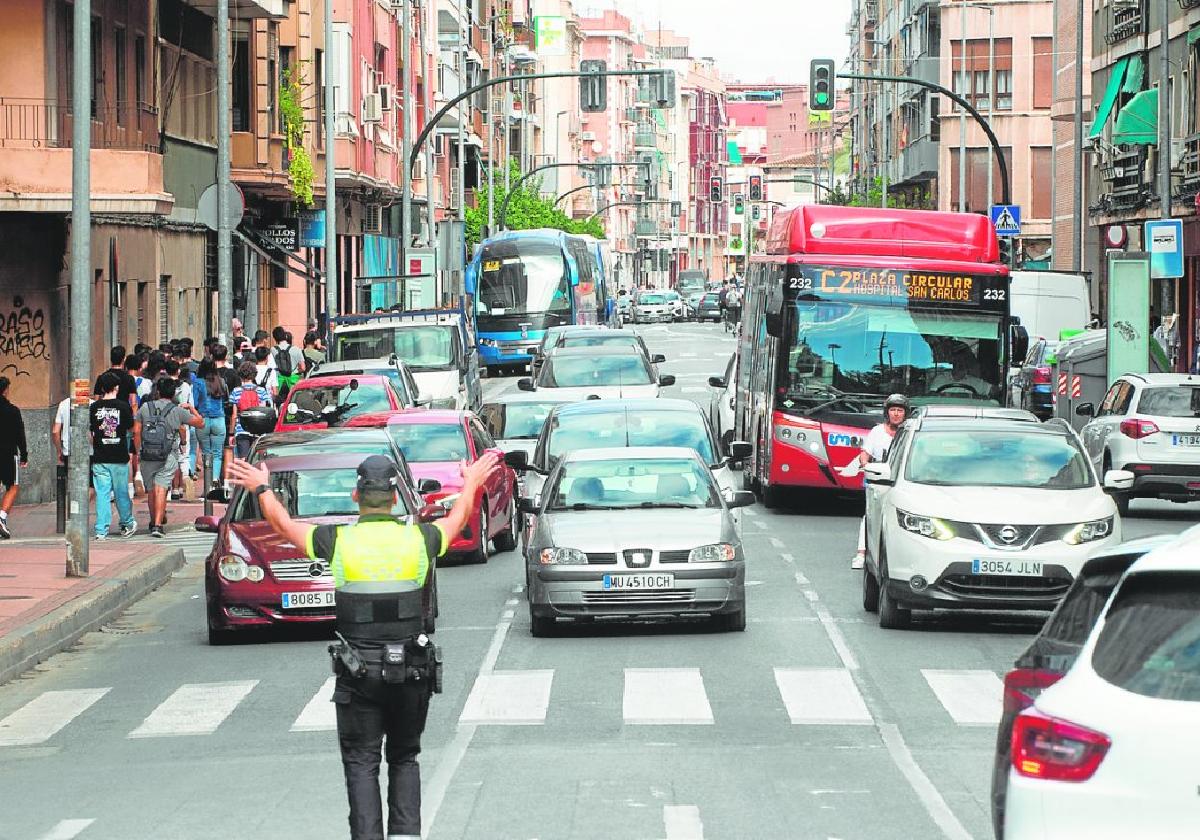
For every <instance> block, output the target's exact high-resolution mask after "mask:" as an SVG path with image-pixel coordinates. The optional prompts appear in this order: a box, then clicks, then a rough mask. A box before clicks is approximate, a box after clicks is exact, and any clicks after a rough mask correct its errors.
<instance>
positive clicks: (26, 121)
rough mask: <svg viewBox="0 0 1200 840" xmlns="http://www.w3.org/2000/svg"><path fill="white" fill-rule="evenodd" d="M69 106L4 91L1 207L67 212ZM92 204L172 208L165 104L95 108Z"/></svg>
mask: <svg viewBox="0 0 1200 840" xmlns="http://www.w3.org/2000/svg"><path fill="white" fill-rule="evenodd" d="M74 127H75V120H74V118H73V111H72V109H71V107H70V105H64V104H60V103H58V102H56V101H53V100H34V99H12V98H0V184H3V188H2V189H0V210H3V211H17V210H20V211H27V212H44V213H60V212H61V213H65V212H69V211H70V208H71V155H72V151H71V145H72V143H71V141H72V132H73V131H74ZM89 133H90V135H91V149H92V151H91V169H92V172H91V187H92V200H91V205H92V210H93V211H94V212H99V213H134V214H152V215H165V214H167V213H169V212H170V211H171V206H172V204H173V203H174V200H173V199H172V198H171V196H170V195H169V194H168V193H166V191H165V190H164V188H163V159H162V154H161V153H160V151H159V146H158V111H157V109H155V108H152V107H150V106H148V105H144V104H141V105H135V104H133V103H130V104H128V105H126V106H124V107H122V108H116V107H112V108H97V109H96V112H95V114H93V115H90V132H89Z"/></svg>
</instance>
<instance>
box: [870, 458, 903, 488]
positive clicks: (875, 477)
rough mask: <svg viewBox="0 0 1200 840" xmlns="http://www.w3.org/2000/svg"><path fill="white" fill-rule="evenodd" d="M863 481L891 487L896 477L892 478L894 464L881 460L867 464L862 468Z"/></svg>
mask: <svg viewBox="0 0 1200 840" xmlns="http://www.w3.org/2000/svg"><path fill="white" fill-rule="evenodd" d="M862 473H863V481H865V482H866V483H867V484H879V485H883V486H885V487H890V486H891V485H893V484H895V483H896V481H895V479H893V478H892V465H891V464H886V463H882V462H879V461H872V462H871V463H869V464H865V465H864V466H863V468H862Z"/></svg>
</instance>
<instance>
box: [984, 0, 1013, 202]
mask: <svg viewBox="0 0 1200 840" xmlns="http://www.w3.org/2000/svg"><path fill="white" fill-rule="evenodd" d="M983 8H985V9H987V13H988V110H987V121H988V122H991V121H992V117H993V115H994V114H995V113H996V10H995V9H994V8H992V7H991V6H984V7H983ZM1009 53H1010V54H1011V53H1012V50H1009ZM1009 73H1010V75H1009V78H1010V79H1011V78H1012V75H1011V71H1009ZM995 169H996V167H995V166H993V165H991V163H990V162H989V164H988V168H987V196H988V197H987V203H988V207H991V206H992V196H994V195H995V193H994V192H992V178H993V172H994V171H995Z"/></svg>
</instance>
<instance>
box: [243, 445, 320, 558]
mask: <svg viewBox="0 0 1200 840" xmlns="http://www.w3.org/2000/svg"><path fill="white" fill-rule="evenodd" d="M229 477H230V478H232V479H233V482H234V483H235V484H238V485H240V486H242V487H244V488H245V489H246V490H247V491H248V492H251V493H253V492H254V491H255V490H256V489H257V488H259V487H262V486H263V485H266V486H268V487H270V486H271V473H270V471H269V470H267V467H266V465H265V464H257V465H251V464H248V463H246V462H245V461H241V460H238V459H234V461H233V462H232V463H231V464H230V465H229ZM258 506H259V509H260V510H261V511H262V515H263V519H266V520H267V524H268V525H270V526H271V528H272V529H273V530H274V531H275V533H277V534H279V536H281V537H283V538H284V539H285V540H287V541H288V542H290V543H291V544H292V545H294V546H296V547H297V548H299V549H302V550H307V546H308V534H309V532H310V531H312V530H314V529H315V528H316V526H315V525H309V524H307V523H304V522H297V521H296V520H295V519H292V517H291V516H290V515H289V514H288V512H287V508H285V507H284V506H283V504H282V503H281V502H280V501H279V499H277V498H275V494H274V493H272V492H266V493H263V494H262V495H261V496H259V497H258Z"/></svg>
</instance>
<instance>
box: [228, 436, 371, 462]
mask: <svg viewBox="0 0 1200 840" xmlns="http://www.w3.org/2000/svg"><path fill="white" fill-rule="evenodd" d="M316 453H330V454H338V455H342V454H354V455H363V456H367V455H386V456H388V457H389V458H390V457H392V445H391V443H390V441H388V438H387V436H386V435H385V434H383V433H382V432H378V431H374V430H371V431H368V432H367V433H366V434H341V433H331V434H328V435H324V434H323V435H321V436H320V437H317V438H314V439H312V440H305V441H281V442H279V443H273V442H272V441H270V440H269V439H267V440H263V441H262V442H260V443H259V444H258V445H257V446H256V447H255V449H254V451H253V452H252V453H251V455H250V461H251V463H255V464H256V463H258V462H259V461H263V460H266V459H267V458H285V457H287V456H289V455H312V454H316Z"/></svg>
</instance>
